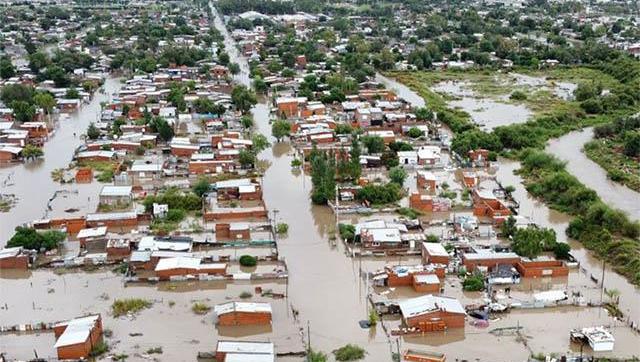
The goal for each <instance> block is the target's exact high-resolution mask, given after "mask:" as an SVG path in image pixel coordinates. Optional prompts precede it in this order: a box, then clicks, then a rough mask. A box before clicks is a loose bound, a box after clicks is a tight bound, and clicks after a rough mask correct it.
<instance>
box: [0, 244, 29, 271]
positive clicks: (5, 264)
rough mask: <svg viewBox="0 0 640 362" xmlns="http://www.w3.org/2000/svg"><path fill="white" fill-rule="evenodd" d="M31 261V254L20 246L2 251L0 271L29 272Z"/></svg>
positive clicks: (0, 250) (0, 253) (0, 252)
mask: <svg viewBox="0 0 640 362" xmlns="http://www.w3.org/2000/svg"><path fill="white" fill-rule="evenodd" d="M29 261H30V257H29V254H27V253H25V252H24V249H23V248H22V247H20V246H17V247H13V248H4V249H0V269H21V270H27V269H28V268H29Z"/></svg>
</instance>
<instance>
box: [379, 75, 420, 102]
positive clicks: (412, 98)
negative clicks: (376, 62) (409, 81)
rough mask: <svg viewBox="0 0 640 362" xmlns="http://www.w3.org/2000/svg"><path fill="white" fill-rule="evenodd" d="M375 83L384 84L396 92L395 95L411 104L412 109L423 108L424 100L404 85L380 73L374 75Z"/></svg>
mask: <svg viewBox="0 0 640 362" xmlns="http://www.w3.org/2000/svg"><path fill="white" fill-rule="evenodd" d="M376 81H378V82H380V83H382V84H384V85H385V86H386V87H387V88H389V89H391V90H393V91H395V92H396V95H397V96H398V97H400V98H402V99H404V100H406V101H407V102H409V104H411V106H412V107H414V108H420V107H424V106H425V102H424V99H423V98H422V97H420V96H419V95H418V94H417V93H416V92H414V91H412V90H411V89H409V87H407V86H406V85H404V84H402V83H400V82H397V81H396V80H394V79H391V78H388V77H385V76H384V75H382V74H380V73H376Z"/></svg>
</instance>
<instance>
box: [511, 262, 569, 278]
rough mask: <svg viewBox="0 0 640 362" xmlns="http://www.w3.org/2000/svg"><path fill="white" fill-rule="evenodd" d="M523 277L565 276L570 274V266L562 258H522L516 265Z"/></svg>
mask: <svg viewBox="0 0 640 362" xmlns="http://www.w3.org/2000/svg"><path fill="white" fill-rule="evenodd" d="M515 267H516V269H517V270H518V273H520V276H522V277H523V278H540V277H564V276H567V275H569V267H568V266H567V264H566V263H565V262H563V261H561V260H555V259H551V258H545V257H539V258H536V259H533V260H532V259H524V258H523V259H520V261H518V263H516V265H515Z"/></svg>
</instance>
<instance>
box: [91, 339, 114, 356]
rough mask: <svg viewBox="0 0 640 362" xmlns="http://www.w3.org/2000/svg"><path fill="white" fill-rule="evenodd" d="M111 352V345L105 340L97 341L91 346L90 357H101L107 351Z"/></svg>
mask: <svg viewBox="0 0 640 362" xmlns="http://www.w3.org/2000/svg"><path fill="white" fill-rule="evenodd" d="M107 352H109V345H108V344H106V343H105V342H98V343H96V344H95V345H94V346H93V348H91V352H89V356H90V357H99V356H101V355H103V354H105V353H107Z"/></svg>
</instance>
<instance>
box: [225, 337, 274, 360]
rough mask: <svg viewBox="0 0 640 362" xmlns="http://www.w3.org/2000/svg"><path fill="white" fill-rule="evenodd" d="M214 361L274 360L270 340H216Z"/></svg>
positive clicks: (272, 346)
mask: <svg viewBox="0 0 640 362" xmlns="http://www.w3.org/2000/svg"><path fill="white" fill-rule="evenodd" d="M215 356H216V362H249V361H251V362H275V360H276V357H275V348H274V345H273V343H272V342H249V341H218V345H217V346H216V352H215Z"/></svg>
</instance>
